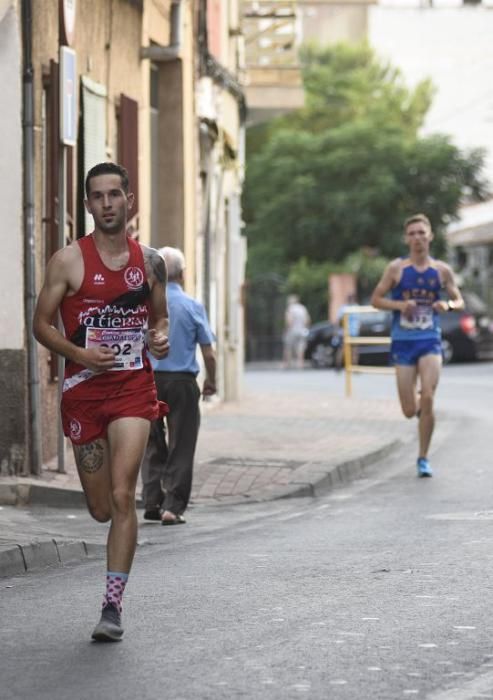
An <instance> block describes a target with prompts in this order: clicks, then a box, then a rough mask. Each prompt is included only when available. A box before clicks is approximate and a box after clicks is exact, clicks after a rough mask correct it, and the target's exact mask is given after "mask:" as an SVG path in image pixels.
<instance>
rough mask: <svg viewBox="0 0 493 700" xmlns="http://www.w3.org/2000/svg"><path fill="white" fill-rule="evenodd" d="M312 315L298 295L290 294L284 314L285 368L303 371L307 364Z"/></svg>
mask: <svg viewBox="0 0 493 700" xmlns="http://www.w3.org/2000/svg"><path fill="white" fill-rule="evenodd" d="M310 323H311V320H310V314H309V313H308V309H307V308H306V306H303V304H301V303H300V299H299V297H298V295H297V294H290V296H288V299H287V305H286V312H285V314H284V337H283V342H284V363H283V367H284V368H289V367H292V366H293V364H294V366H295V367H297V368H298V369H302V368H303V366H304V362H305V348H306V341H307V337H308V327H309V326H310Z"/></svg>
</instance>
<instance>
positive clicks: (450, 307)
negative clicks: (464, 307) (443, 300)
mask: <svg viewBox="0 0 493 700" xmlns="http://www.w3.org/2000/svg"><path fill="white" fill-rule="evenodd" d="M447 311H455V305H454V302H453V301H450V299H449V300H448V301H447Z"/></svg>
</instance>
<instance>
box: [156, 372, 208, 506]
mask: <svg viewBox="0 0 493 700" xmlns="http://www.w3.org/2000/svg"><path fill="white" fill-rule="evenodd" d="M154 378H155V381H156V388H157V395H158V399H159V400H160V401H166V403H167V404H168V406H169V409H170V412H169V414H168V415H167V416H166V424H167V429H168V430H167V432H168V436H167V437H166V430H165V427H164V420H163V419H162V418H161V419H159V420H157V421H153V422H152V424H151V432H150V436H149V442H148V443H147V449H146V453H145V456H144V460H143V462H142V482H143V492H142V496H143V501H144V508H145V509H146V510H149V509H152V508H155V507H162V508H163V509H164V510H169V511H171V512H172V513H174V514H175V515H181V514H182V513H183V512H184V511H185V509H186V507H187V505H188V501H189V499H190V492H191V490H192V476H193V460H194V455H195V447H196V445H197V436H198V433H199V426H200V410H199V399H200V389H199V387H198V384H197V380H196V379H195V376H194V375H193V374H188V373H187V372H155V373H154Z"/></svg>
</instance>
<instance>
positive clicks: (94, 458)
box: [75, 441, 104, 474]
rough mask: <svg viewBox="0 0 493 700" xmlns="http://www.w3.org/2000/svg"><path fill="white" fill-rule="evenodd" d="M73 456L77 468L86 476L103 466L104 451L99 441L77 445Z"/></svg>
mask: <svg viewBox="0 0 493 700" xmlns="http://www.w3.org/2000/svg"><path fill="white" fill-rule="evenodd" d="M75 454H76V458H77V464H78V465H79V468H80V469H81V470H82V471H83V472H86V474H92V473H94V472H97V471H98V469H101V467H102V466H103V461H104V449H103V445H102V444H101V442H99V441H96V442H90V443H89V444H87V445H78V446H77V447H76V450H75Z"/></svg>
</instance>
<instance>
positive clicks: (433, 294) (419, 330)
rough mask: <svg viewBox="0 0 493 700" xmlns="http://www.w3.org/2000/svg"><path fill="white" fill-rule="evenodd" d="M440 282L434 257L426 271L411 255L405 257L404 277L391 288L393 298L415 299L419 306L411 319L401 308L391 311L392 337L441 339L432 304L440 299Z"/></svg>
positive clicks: (403, 263)
mask: <svg viewBox="0 0 493 700" xmlns="http://www.w3.org/2000/svg"><path fill="white" fill-rule="evenodd" d="M441 286H442V283H441V280H440V276H439V273H438V268H437V267H436V264H435V262H434V261H433V260H432V261H431V263H430V266H429V267H427V268H426V270H424V271H423V272H419V271H418V270H416V268H415V267H414V266H413V264H412V263H411V261H410V259H409V258H405V259H403V260H402V274H401V279H400V281H399V283H398V284H397V285H396V286H395V287H394V288H393V289H392V299H394V300H396V301H406V300H408V299H412V300H414V301H415V302H416V309H415V312H414V314H413V317H412V318H411V319H408V318H406V317H405V316H402V315H401V312H400V311H393V312H392V330H391V336H392V340H426V339H440V337H441V330H440V326H439V322H438V314H437V312H436V311H434V310H433V307H432V305H433V303H434V302H435V301H438V300H439V299H440V289H441Z"/></svg>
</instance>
